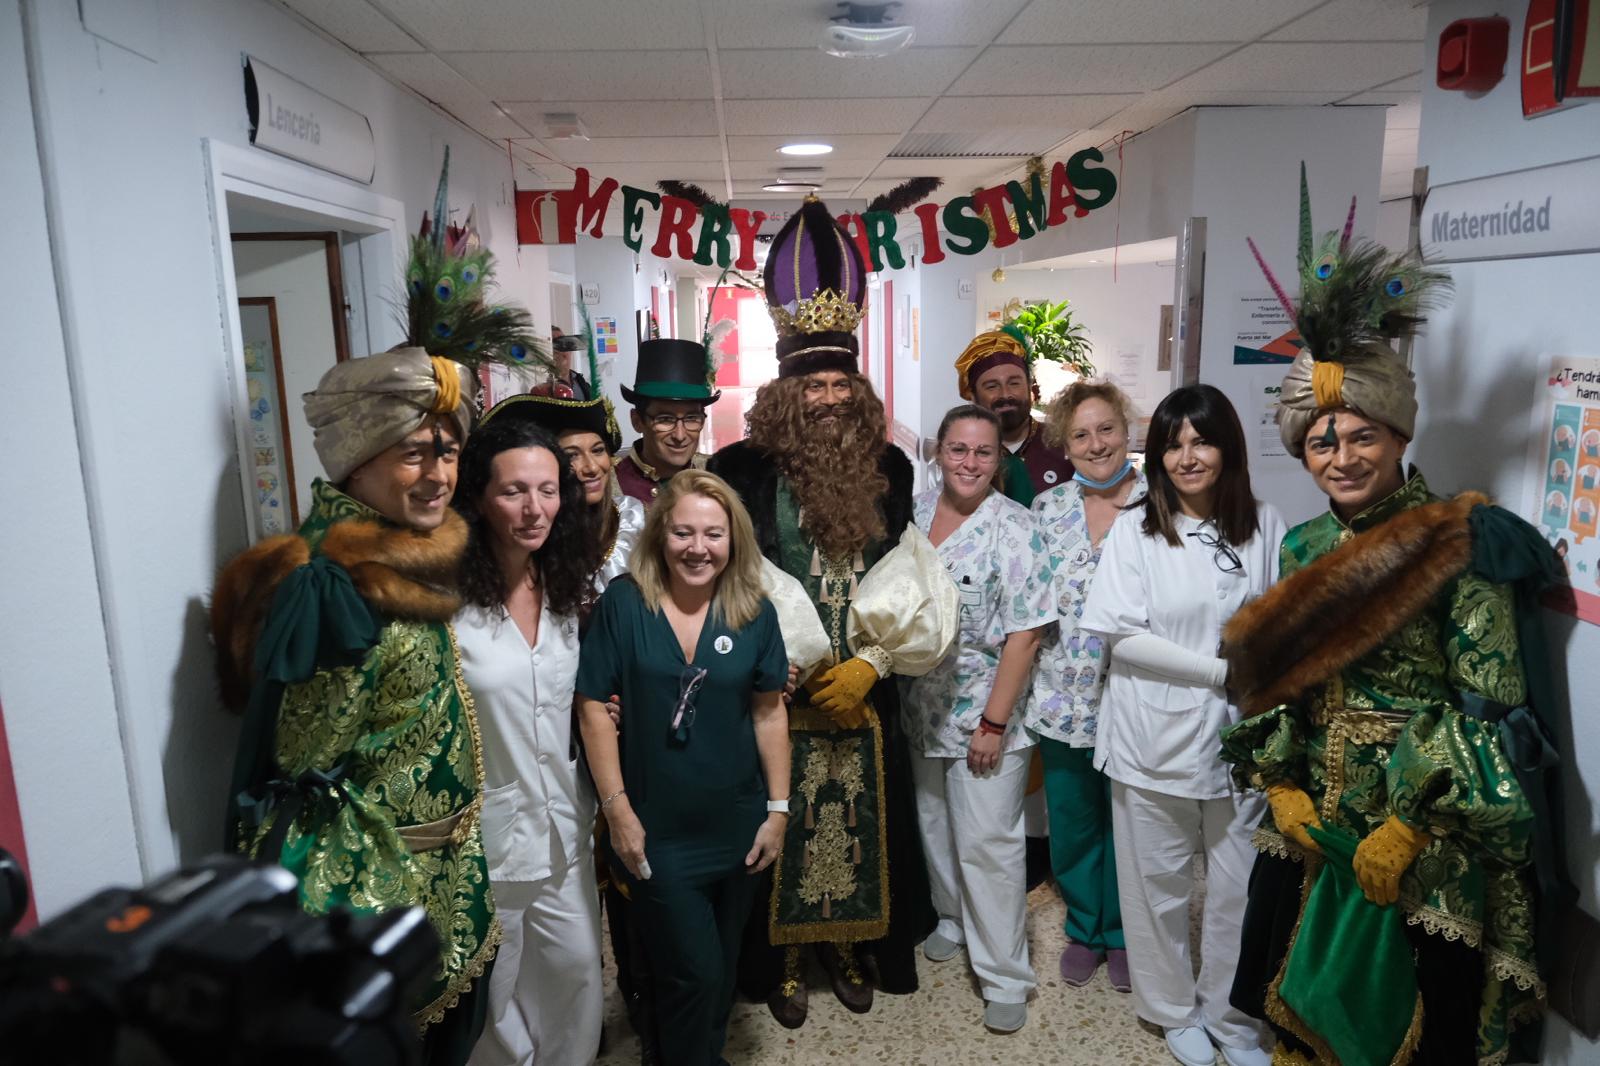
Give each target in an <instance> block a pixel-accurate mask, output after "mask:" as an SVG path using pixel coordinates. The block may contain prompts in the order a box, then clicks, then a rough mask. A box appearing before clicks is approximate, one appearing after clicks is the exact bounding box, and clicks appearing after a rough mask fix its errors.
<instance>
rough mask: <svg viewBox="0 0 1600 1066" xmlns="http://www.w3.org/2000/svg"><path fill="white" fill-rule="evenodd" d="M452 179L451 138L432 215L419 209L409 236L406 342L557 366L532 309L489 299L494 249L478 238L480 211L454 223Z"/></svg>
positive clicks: (458, 356)
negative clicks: (417, 223)
mask: <svg viewBox="0 0 1600 1066" xmlns="http://www.w3.org/2000/svg"><path fill="white" fill-rule="evenodd" d="M449 180H450V148H449V146H448V145H447V146H446V147H445V151H444V166H443V167H442V168H441V169H440V171H439V187H438V190H437V192H435V194H434V198H433V215H432V216H431V217H430V216H429V215H427V214H424V215H423V216H422V227H421V229H420V230H418V232H417V235H416V236H415V237H413V238H412V239H411V259H410V262H408V263H407V264H406V300H405V326H406V343H407V344H409V345H411V346H413V347H419V348H426V349H427V351H428V354H430V355H438V356H443V357H445V358H448V359H454V360H456V361H457V362H459V363H464V364H466V365H467V366H470V367H478V366H481V365H482V364H484V363H507V364H510V365H513V366H527V365H530V364H532V365H543V366H545V367H547V368H549V369H551V370H553V369H554V365H555V364H554V363H553V362H552V361H551V358H550V353H549V346H548V345H547V344H546V343H545V342H544V341H543V340H541V339H540V338H539V336H538V335H537V334H536V333H535V332H534V329H533V320H532V319H531V318H530V317H529V315H528V312H527V311H525V310H523V309H522V308H520V307H512V306H508V305H505V304H492V303H490V302H489V300H488V292H489V283H490V282H491V281H492V280H493V278H494V256H493V254H492V253H490V251H489V249H487V248H485V247H484V246H483V242H482V241H481V240H479V238H478V228H477V225H476V222H475V212H472V211H469V212H468V213H467V221H466V223H465V224H464V225H461V226H454V225H451V224H449V210H450V208H449V197H448V191H449V188H448V187H449Z"/></svg>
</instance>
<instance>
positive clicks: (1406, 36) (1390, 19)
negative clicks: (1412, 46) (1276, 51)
mask: <svg viewBox="0 0 1600 1066" xmlns="http://www.w3.org/2000/svg"><path fill="white" fill-rule="evenodd" d="M1427 35H1428V8H1427V5H1426V4H1416V3H1409V2H1407V0H1331V2H1329V3H1326V4H1324V5H1323V6H1322V7H1319V8H1317V9H1316V10H1315V11H1312V12H1310V13H1309V14H1306V15H1303V16H1301V17H1300V18H1297V19H1295V20H1294V21H1293V22H1291V23H1289V25H1287V26H1285V27H1284V28H1283V29H1281V30H1278V31H1277V32H1275V33H1271V34H1268V35H1267V37H1266V39H1267V40H1269V41H1420V40H1422V39H1423V38H1425V37H1426V36H1427Z"/></svg>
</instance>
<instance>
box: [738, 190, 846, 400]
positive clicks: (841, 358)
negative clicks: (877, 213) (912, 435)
mask: <svg viewBox="0 0 1600 1066" xmlns="http://www.w3.org/2000/svg"><path fill="white" fill-rule="evenodd" d="M761 280H762V288H763V289H765V291H766V297H767V310H768V312H769V313H770V314H771V315H772V322H773V325H775V326H776V327H777V329H778V343H777V355H778V376H779V377H780V378H788V377H796V376H799V375H802V374H812V373H815V372H816V371H818V370H842V371H844V372H846V373H849V374H854V373H856V371H857V368H856V356H857V354H858V353H859V351H860V347H859V345H858V344H857V343H856V337H855V328H856V327H857V326H858V325H860V324H861V314H862V311H863V310H864V308H865V306H866V299H867V270H866V264H865V263H863V262H862V259H861V250H860V249H859V248H857V247H856V243H855V241H853V240H851V239H850V235H849V234H847V233H846V232H845V231H844V228H843V227H842V226H840V225H839V223H838V222H837V221H835V220H834V217H833V215H832V214H830V213H829V211H828V206H827V205H826V204H824V203H823V202H822V201H821V200H818V199H817V198H816V197H814V196H808V197H806V200H805V203H803V204H801V205H800V210H799V211H797V212H795V213H794V215H792V216H791V217H790V218H789V221H788V222H786V223H784V225H783V228H782V229H780V230H779V231H778V235H777V236H776V237H774V238H773V239H772V248H771V250H770V251H769V252H768V254H767V266H766V269H765V270H764V271H763V272H762V275H761Z"/></svg>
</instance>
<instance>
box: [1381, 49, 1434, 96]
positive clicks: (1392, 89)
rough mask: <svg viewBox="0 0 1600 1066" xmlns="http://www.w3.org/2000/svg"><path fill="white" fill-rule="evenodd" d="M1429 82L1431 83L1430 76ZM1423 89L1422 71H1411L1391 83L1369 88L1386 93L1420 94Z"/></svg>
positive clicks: (1424, 57) (1387, 82)
mask: <svg viewBox="0 0 1600 1066" xmlns="http://www.w3.org/2000/svg"><path fill="white" fill-rule="evenodd" d="M1421 58H1423V59H1426V58H1427V57H1426V56H1423V57H1421ZM1429 80H1430V81H1431V76H1430V79H1429ZM1423 87H1424V86H1423V78H1422V71H1420V70H1417V71H1412V72H1411V73H1410V74H1407V75H1405V76H1404V77H1400V78H1395V79H1394V80H1393V81H1386V82H1384V83H1383V84H1382V85H1374V86H1371V91H1373V92H1386V93H1420V92H1422V90H1423Z"/></svg>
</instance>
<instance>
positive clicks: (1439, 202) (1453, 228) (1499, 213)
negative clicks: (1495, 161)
mask: <svg viewBox="0 0 1600 1066" xmlns="http://www.w3.org/2000/svg"><path fill="white" fill-rule="evenodd" d="M1422 251H1423V254H1424V255H1425V256H1426V257H1427V259H1428V260H1429V261H1430V262H1435V263H1452V262H1462V261H1464V260H1469V259H1511V258H1520V257H1524V256H1539V255H1567V254H1571V253H1574V252H1593V251H1600V156H1597V157H1595V158H1593V159H1578V160H1574V161H1573V162H1570V163H1558V164H1556V165H1555V166H1548V167H1536V168H1534V169H1532V170H1519V171H1516V172H1515V173H1512V174H1496V175H1494V176H1492V177H1487V178H1476V179H1474V180H1472V181H1461V182H1456V183H1454V184H1451V185H1440V186H1437V187H1435V188H1433V189H1430V190H1428V199H1427V202H1426V204H1425V205H1424V206H1423V209H1422Z"/></svg>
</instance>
